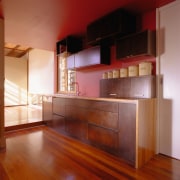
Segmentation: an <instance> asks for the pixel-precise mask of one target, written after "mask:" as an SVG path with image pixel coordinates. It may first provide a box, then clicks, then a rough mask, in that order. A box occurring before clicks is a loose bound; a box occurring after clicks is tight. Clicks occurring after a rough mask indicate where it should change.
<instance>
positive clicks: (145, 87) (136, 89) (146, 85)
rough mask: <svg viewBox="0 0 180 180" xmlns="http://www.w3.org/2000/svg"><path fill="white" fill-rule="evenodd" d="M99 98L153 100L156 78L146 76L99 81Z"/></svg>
mask: <svg viewBox="0 0 180 180" xmlns="http://www.w3.org/2000/svg"><path fill="white" fill-rule="evenodd" d="M100 97H107V98H110V97H111V98H155V97H156V76H153V75H147V76H139V77H127V78H116V79H101V80H100Z"/></svg>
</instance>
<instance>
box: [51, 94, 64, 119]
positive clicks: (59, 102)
mask: <svg viewBox="0 0 180 180" xmlns="http://www.w3.org/2000/svg"><path fill="white" fill-rule="evenodd" d="M65 101H66V99H65V98H58V97H57V98H56V97H54V98H53V107H52V108H53V113H54V114H58V115H61V116H65Z"/></svg>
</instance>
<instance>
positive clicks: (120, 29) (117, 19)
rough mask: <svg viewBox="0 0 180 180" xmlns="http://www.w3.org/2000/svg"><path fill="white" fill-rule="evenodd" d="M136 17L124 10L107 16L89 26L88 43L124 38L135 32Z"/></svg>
mask: <svg viewBox="0 0 180 180" xmlns="http://www.w3.org/2000/svg"><path fill="white" fill-rule="evenodd" d="M135 30H136V17H135V16H134V15H131V14H130V13H129V12H126V11H124V10H123V9H118V10H116V11H114V12H111V13H109V14H107V15H106V16H104V17H101V18H100V19H97V20H96V21H94V22H92V23H90V24H89V25H88V26H87V42H88V43H89V44H97V43H101V42H102V41H105V40H106V41H107V40H108V41H109V40H111V39H112V38H114V37H115V36H116V35H119V36H122V35H125V34H128V33H132V32H135Z"/></svg>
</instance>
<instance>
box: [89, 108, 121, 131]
mask: <svg viewBox="0 0 180 180" xmlns="http://www.w3.org/2000/svg"><path fill="white" fill-rule="evenodd" d="M87 119H88V123H91V124H96V125H99V126H102V127H105V128H109V129H114V130H118V129H119V126H118V113H113V112H106V111H99V110H89V111H88V113H87Z"/></svg>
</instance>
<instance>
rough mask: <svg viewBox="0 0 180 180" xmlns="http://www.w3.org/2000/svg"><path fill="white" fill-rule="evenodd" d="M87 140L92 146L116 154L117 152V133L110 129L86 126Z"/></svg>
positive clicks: (91, 125) (92, 125)
mask: <svg viewBox="0 0 180 180" xmlns="http://www.w3.org/2000/svg"><path fill="white" fill-rule="evenodd" d="M88 140H89V141H90V143H91V144H93V145H94V146H97V147H98V148H100V149H103V150H105V151H107V152H112V153H113V154H116V153H117V151H118V133H117V132H116V131H113V130H112V129H107V128H103V127H102V126H96V125H94V124H88Z"/></svg>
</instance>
